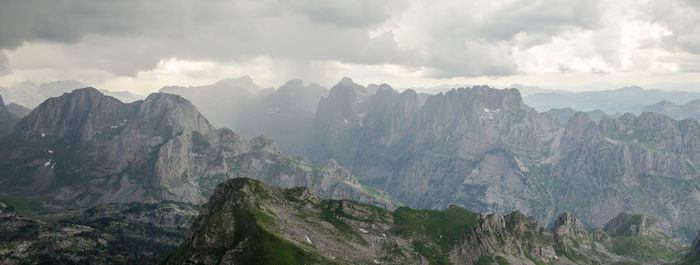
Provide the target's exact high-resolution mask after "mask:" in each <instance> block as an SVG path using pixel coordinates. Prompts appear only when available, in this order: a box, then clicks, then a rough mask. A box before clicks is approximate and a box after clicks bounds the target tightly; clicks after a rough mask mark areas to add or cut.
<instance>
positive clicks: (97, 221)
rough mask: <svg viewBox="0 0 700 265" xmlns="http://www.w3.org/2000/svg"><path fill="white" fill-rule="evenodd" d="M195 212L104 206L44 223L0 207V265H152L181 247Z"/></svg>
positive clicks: (166, 205) (190, 208) (173, 206)
mask: <svg viewBox="0 0 700 265" xmlns="http://www.w3.org/2000/svg"><path fill="white" fill-rule="evenodd" d="M196 208H197V206H196V205H189V204H184V203H174V202H162V203H158V204H140V203H131V204H108V205H102V206H99V207H95V208H91V209H88V210H86V211H84V212H82V213H78V214H73V215H72V217H69V218H64V219H61V220H59V221H47V222H44V221H36V220H32V219H28V218H25V217H22V216H20V215H18V214H17V213H16V212H15V211H14V210H13V209H12V208H11V207H9V206H8V205H7V204H5V203H2V202H0V263H2V264H8V265H11V264H155V263H156V262H158V260H160V259H162V258H164V257H165V256H167V255H168V254H169V253H171V252H172V251H173V250H175V249H176V248H177V246H178V245H179V244H180V242H181V241H182V238H183V237H184V236H185V233H186V232H187V228H188V227H189V225H190V224H191V223H192V220H193V219H194V218H195V217H196V215H197V209H196Z"/></svg>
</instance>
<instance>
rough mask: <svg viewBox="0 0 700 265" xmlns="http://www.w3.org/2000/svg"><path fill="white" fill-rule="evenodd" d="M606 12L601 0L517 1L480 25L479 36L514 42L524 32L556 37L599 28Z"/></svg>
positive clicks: (502, 8) (497, 11) (488, 17)
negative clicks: (575, 29) (512, 40)
mask: <svg viewBox="0 0 700 265" xmlns="http://www.w3.org/2000/svg"><path fill="white" fill-rule="evenodd" d="M602 13H603V12H602V5H601V3H600V2H599V1H597V0H571V1H556V0H528V1H513V2H510V3H509V4H506V5H504V6H502V7H500V8H498V9H497V10H495V11H494V12H492V13H489V14H486V15H487V16H486V18H485V19H483V20H482V21H480V22H477V24H476V25H477V32H476V34H477V35H478V36H484V37H485V38H489V39H493V40H511V39H512V38H513V37H514V36H515V35H517V34H518V33H523V32H526V33H529V34H540V36H541V35H548V36H553V35H557V34H558V33H560V32H562V31H565V30H568V29H571V28H583V29H590V28H595V27H597V26H599V24H600V18H601V15H602Z"/></svg>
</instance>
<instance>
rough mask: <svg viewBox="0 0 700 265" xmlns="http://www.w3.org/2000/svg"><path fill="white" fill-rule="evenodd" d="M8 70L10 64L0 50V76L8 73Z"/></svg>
mask: <svg viewBox="0 0 700 265" xmlns="http://www.w3.org/2000/svg"><path fill="white" fill-rule="evenodd" d="M10 72H11V71H10V64H9V62H8V60H7V56H6V55H5V52H3V51H0V76H3V75H6V74H9V73H10Z"/></svg>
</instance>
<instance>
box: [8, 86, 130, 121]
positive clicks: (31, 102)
mask: <svg viewBox="0 0 700 265" xmlns="http://www.w3.org/2000/svg"><path fill="white" fill-rule="evenodd" d="M84 87H87V86H86V85H84V84H82V83H80V82H78V81H74V80H60V81H54V82H49V83H43V84H35V83H32V82H23V83H19V84H15V85H13V86H9V87H0V95H3V96H4V97H5V101H7V102H8V103H9V104H17V105H19V106H22V107H25V108H34V107H36V106H38V105H39V104H40V103H42V102H44V100H46V99H48V98H51V97H57V96H60V95H62V94H63V93H70V92H71V91H73V90H75V89H79V88H84ZM100 91H101V92H102V93H103V94H106V95H109V96H112V97H115V98H118V99H119V100H121V101H123V102H133V101H136V100H139V99H143V97H142V96H139V95H135V94H132V93H131V92H129V91H126V90H124V91H109V90H100ZM20 116H23V115H20Z"/></svg>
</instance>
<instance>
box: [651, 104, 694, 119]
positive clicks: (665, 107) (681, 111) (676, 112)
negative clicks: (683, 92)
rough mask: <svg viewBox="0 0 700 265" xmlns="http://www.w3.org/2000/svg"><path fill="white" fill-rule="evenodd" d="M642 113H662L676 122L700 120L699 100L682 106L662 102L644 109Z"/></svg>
mask: <svg viewBox="0 0 700 265" xmlns="http://www.w3.org/2000/svg"><path fill="white" fill-rule="evenodd" d="M644 111H645V112H658V113H662V114H665V115H667V116H669V117H671V118H674V119H676V120H683V119H695V120H700V100H693V101H690V102H688V103H685V104H683V105H678V104H674V103H672V102H669V101H666V100H663V101H660V102H659V103H656V104H654V105H651V106H648V107H646V108H644Z"/></svg>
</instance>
